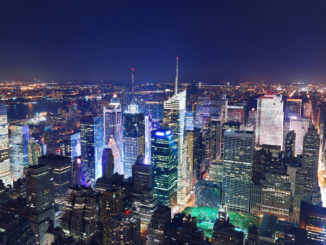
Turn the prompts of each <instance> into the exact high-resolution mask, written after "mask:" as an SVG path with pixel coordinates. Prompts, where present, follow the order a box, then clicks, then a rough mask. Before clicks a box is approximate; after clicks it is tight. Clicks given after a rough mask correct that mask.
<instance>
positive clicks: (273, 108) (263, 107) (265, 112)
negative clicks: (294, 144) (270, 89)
mask: <svg viewBox="0 0 326 245" xmlns="http://www.w3.org/2000/svg"><path fill="white" fill-rule="evenodd" d="M283 121H284V113H283V101H282V95H264V96H261V97H260V98H258V100H257V120H256V145H278V146H280V147H281V148H283Z"/></svg>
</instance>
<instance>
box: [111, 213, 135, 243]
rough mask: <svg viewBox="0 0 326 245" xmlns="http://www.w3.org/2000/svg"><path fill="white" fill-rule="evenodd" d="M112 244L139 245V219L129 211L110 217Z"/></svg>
mask: <svg viewBox="0 0 326 245" xmlns="http://www.w3.org/2000/svg"><path fill="white" fill-rule="evenodd" d="M112 244H130V245H140V220H139V219H138V218H137V217H136V216H135V215H134V214H133V213H132V212H131V211H129V210H127V211H125V212H124V213H119V214H117V215H116V216H114V217H113V218H112Z"/></svg>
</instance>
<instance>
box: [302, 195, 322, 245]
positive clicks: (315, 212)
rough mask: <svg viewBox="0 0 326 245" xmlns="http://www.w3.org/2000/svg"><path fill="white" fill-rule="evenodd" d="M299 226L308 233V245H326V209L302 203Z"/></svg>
mask: <svg viewBox="0 0 326 245" xmlns="http://www.w3.org/2000/svg"><path fill="white" fill-rule="evenodd" d="M299 224H300V228H301V229H304V230H306V231H307V243H306V244H325V243H326V208H324V207H318V206H315V205H312V204H309V203H307V202H304V201H303V202H301V211H300V222H299Z"/></svg>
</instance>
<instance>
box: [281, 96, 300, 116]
mask: <svg viewBox="0 0 326 245" xmlns="http://www.w3.org/2000/svg"><path fill="white" fill-rule="evenodd" d="M301 115H302V99H291V98H288V99H286V104H285V117H286V119H287V120H289V119H290V118H299V117H301Z"/></svg>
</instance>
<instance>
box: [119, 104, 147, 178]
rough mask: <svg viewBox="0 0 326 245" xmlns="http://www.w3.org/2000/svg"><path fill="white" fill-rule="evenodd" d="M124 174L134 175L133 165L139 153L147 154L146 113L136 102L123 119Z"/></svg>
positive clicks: (126, 175) (129, 107)
mask: <svg viewBox="0 0 326 245" xmlns="http://www.w3.org/2000/svg"><path fill="white" fill-rule="evenodd" d="M123 148H124V151H123V152H124V154H123V157H124V161H123V165H124V176H125V178H129V177H131V176H132V166H133V165H134V164H135V162H136V159H137V157H138V156H139V155H144V154H145V122H144V114H143V113H141V112H139V111H138V106H137V105H136V104H134V103H132V104H131V105H129V106H128V110H127V111H126V112H125V113H124V120H123Z"/></svg>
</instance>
